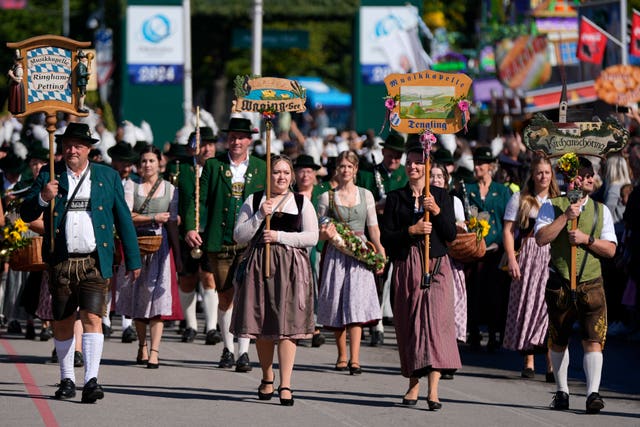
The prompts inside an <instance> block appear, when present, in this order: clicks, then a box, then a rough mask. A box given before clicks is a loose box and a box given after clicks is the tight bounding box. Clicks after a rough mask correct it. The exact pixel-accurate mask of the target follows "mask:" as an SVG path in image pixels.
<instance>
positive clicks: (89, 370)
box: [71, 333, 104, 384]
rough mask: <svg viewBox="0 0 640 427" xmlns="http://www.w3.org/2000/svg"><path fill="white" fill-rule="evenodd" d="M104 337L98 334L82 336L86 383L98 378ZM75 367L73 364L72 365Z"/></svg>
mask: <svg viewBox="0 0 640 427" xmlns="http://www.w3.org/2000/svg"><path fill="white" fill-rule="evenodd" d="M103 344H104V335H102V334H96V333H84V334H82V353H83V354H84V383H85V384H86V383H87V382H88V381H89V380H90V379H91V378H98V370H99V369H100V359H102V347H103ZM71 366H73V363H72V364H71Z"/></svg>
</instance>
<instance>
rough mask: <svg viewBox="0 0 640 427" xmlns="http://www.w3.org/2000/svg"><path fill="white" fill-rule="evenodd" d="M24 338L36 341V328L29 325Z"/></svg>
mask: <svg viewBox="0 0 640 427" xmlns="http://www.w3.org/2000/svg"><path fill="white" fill-rule="evenodd" d="M24 337H25V338H26V339H28V340H35V339H36V328H35V326H33V325H32V324H29V323H27V330H26V332H25V333H24Z"/></svg>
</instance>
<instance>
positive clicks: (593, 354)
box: [582, 351, 602, 397]
mask: <svg viewBox="0 0 640 427" xmlns="http://www.w3.org/2000/svg"><path fill="white" fill-rule="evenodd" d="M582 367H583V369H584V374H585V376H586V377H587V397H589V395H590V394H591V393H597V392H598V390H599V389H600V377H601V374H602V353H601V352H599V351H590V352H588V353H585V354H584V357H583V358H582Z"/></svg>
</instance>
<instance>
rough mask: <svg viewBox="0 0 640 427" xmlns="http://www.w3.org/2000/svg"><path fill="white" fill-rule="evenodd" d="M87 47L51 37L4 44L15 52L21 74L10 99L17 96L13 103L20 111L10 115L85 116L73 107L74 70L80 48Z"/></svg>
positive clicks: (76, 104)
mask: <svg viewBox="0 0 640 427" xmlns="http://www.w3.org/2000/svg"><path fill="white" fill-rule="evenodd" d="M90 45H91V43H90V42H79V41H76V40H72V39H69V38H66V37H61V36H55V35H44V36H37V37H32V38H29V39H26V40H23V41H21V42H15V43H12V42H9V43H7V47H9V48H11V49H15V50H16V58H15V65H14V67H20V68H21V70H20V73H21V74H22V82H16V84H22V85H23V88H21V89H22V90H20V91H15V92H14V93H13V94H11V95H10V96H17V97H19V98H20V99H16V100H15V101H16V102H18V101H19V103H20V104H22V105H23V106H24V108H21V109H20V111H16V112H12V113H13V114H14V116H16V117H23V116H25V115H28V114H32V113H36V112H45V113H48V114H55V113H56V112H58V111H60V112H64V113H69V114H74V115H76V116H86V115H87V113H86V112H84V111H78V108H77V107H78V99H79V96H80V94H79V93H78V90H77V88H78V84H77V73H76V72H74V71H75V70H76V67H78V64H79V62H82V61H80V59H81V58H83V57H84V54H82V53H80V52H81V49H82V48H86V47H89V46H90ZM79 53H80V55H79V56H78V54H79ZM90 59H91V58H89V60H90ZM85 85H86V83H85Z"/></svg>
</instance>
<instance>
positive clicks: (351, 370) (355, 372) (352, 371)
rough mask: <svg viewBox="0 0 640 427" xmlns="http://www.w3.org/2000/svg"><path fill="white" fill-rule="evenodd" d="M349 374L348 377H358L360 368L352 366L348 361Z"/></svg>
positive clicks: (355, 365)
mask: <svg viewBox="0 0 640 427" xmlns="http://www.w3.org/2000/svg"><path fill="white" fill-rule="evenodd" d="M349 374H350V375H360V374H362V368H361V367H360V365H358V364H352V363H351V361H349Z"/></svg>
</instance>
